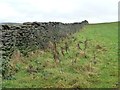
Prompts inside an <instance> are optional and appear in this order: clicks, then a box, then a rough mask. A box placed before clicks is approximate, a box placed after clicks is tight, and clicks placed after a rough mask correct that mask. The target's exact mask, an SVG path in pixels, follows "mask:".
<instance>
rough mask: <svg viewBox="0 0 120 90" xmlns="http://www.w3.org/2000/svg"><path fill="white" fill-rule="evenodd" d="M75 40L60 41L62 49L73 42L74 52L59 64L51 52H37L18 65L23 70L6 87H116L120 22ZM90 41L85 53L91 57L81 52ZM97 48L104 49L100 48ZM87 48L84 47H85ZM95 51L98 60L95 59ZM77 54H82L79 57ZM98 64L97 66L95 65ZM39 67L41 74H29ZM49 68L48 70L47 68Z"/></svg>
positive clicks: (80, 34)
mask: <svg viewBox="0 0 120 90" xmlns="http://www.w3.org/2000/svg"><path fill="white" fill-rule="evenodd" d="M73 36H74V37H75V38H76V41H74V40H73V38H72V37H70V38H69V39H65V40H64V41H60V42H59V43H58V45H57V46H58V49H60V46H63V45H64V42H65V41H67V42H68V43H69V47H70V50H69V52H68V53H65V56H62V55H61V54H60V56H59V57H60V60H61V62H60V63H59V64H58V65H56V64H55V62H54V60H53V57H52V54H51V53H50V52H39V53H38V52H37V53H35V55H33V56H31V57H29V58H24V59H23V60H19V61H18V62H17V66H19V68H20V70H19V72H18V73H16V75H15V76H14V77H15V78H13V79H12V80H4V81H3V87H42V88H43V87H47V88H49V87H57V88H58V87H61V88H62V87H68V88H70V87H80V88H112V87H116V85H115V84H117V82H118V54H117V52H118V26H117V23H106V24H94V25H87V26H86V27H85V28H84V29H83V30H81V31H80V32H78V33H75V34H74V35H73ZM86 38H88V39H89V41H88V47H87V49H86V51H85V54H86V55H87V58H84V57H83V56H82V54H81V52H82V51H81V50H78V49H77V46H76V44H77V43H78V42H79V41H84V40H85V39H86ZM96 46H101V48H100V49H96ZM81 47H82V48H84V44H81ZM93 51H95V53H96V54H95V55H96V58H95V59H94V57H93V55H94V54H93ZM76 53H79V54H78V56H76ZM94 62H96V64H94ZM30 64H31V65H33V66H34V67H39V69H40V70H39V71H38V73H34V74H31V75H29V74H28V73H27V72H26V67H28V65H30ZM44 66H45V67H44Z"/></svg>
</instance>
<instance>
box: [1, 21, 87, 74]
mask: <svg viewBox="0 0 120 90" xmlns="http://www.w3.org/2000/svg"><path fill="white" fill-rule="evenodd" d="M86 24H88V21H86V20H85V21H82V22H81V23H60V22H48V23H45V22H25V23H23V24H12V25H10V24H8V25H7V24H2V25H0V31H1V32H2V37H1V41H2V58H3V62H4V63H3V64H4V67H6V68H7V66H5V65H6V64H7V63H8V61H9V59H10V57H11V55H12V53H13V51H14V50H16V49H18V50H20V52H21V53H22V54H23V55H27V52H29V51H33V50H36V49H39V48H40V49H45V48H46V47H47V45H48V42H49V41H51V42H57V41H59V39H60V38H63V37H67V35H70V34H73V33H75V32H77V31H79V30H80V29H81V28H82V27H84V25H86ZM6 68H3V69H6ZM4 74H5V70H3V76H5V75H4Z"/></svg>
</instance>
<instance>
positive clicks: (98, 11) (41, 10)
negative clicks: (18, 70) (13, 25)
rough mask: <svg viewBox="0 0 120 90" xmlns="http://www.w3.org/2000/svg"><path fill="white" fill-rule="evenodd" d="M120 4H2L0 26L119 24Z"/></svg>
mask: <svg viewBox="0 0 120 90" xmlns="http://www.w3.org/2000/svg"><path fill="white" fill-rule="evenodd" d="M118 1H119V0H0V22H27V21H38V22H49V21H58V22H81V21H82V20H88V21H89V22H90V23H101V22H113V21H118Z"/></svg>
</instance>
